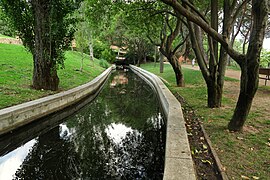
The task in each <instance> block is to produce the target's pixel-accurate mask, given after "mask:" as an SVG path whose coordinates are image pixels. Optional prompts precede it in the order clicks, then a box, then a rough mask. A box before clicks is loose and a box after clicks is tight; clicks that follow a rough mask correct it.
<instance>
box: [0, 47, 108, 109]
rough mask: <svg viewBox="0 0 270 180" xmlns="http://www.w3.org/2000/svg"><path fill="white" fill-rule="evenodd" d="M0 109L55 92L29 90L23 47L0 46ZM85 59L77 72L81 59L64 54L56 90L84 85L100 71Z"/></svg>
mask: <svg viewBox="0 0 270 180" xmlns="http://www.w3.org/2000/svg"><path fill="white" fill-rule="evenodd" d="M0 54H1V55H0V77H1V78H0V109H2V108H4V107H8V106H11V105H15V104H19V103H22V102H26V101H29V100H33V99H37V98H39V97H43V96H46V95H49V94H53V93H56V92H52V91H37V90H33V89H31V88H30V85H31V81H32V69H33V60H32V55H31V54H30V53H29V52H27V51H26V49H25V48H24V47H23V46H20V45H10V44H0ZM98 62H99V61H98V60H95V62H94V64H93V63H92V62H91V63H90V62H89V60H88V59H85V60H84V70H83V72H80V71H76V70H78V69H80V63H81V56H80V53H78V52H71V51H68V52H66V61H65V69H60V70H59V71H58V75H59V78H60V86H59V87H60V90H67V89H70V88H73V87H76V86H78V85H81V84H84V83H86V82H88V81H90V80H92V79H93V78H94V77H96V76H97V75H98V74H100V73H101V72H102V71H103V70H104V69H103V68H102V67H100V66H99V65H98Z"/></svg>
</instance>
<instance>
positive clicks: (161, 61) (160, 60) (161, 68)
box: [159, 52, 164, 73]
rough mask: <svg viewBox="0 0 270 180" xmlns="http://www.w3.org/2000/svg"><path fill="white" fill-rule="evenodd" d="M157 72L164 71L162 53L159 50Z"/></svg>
mask: <svg viewBox="0 0 270 180" xmlns="http://www.w3.org/2000/svg"><path fill="white" fill-rule="evenodd" d="M159 72H160V73H163V72H164V55H163V54H162V53H161V52H160V56H159Z"/></svg>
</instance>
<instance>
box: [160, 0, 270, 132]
mask: <svg viewBox="0 0 270 180" xmlns="http://www.w3.org/2000/svg"><path fill="white" fill-rule="evenodd" d="M162 2H164V3H166V4H167V5H169V6H171V7H173V8H174V9H175V10H176V11H178V12H179V14H182V15H183V16H185V17H186V18H187V19H188V20H189V21H192V22H193V23H195V24H197V25H199V26H200V27H201V28H202V29H203V30H204V31H205V32H207V33H208V34H209V35H210V36H211V37H212V38H214V39H215V40H216V41H218V42H219V43H220V44H221V46H222V48H224V50H225V51H226V52H227V53H228V54H229V55H230V56H231V57H232V58H233V59H234V60H235V61H236V62H237V63H238V64H239V66H240V67H241V71H242V74H241V86H240V95H239V97H238V102H237V105H236V108H235V111H234V115H233V117H232V119H231V121H230V123H229V125H228V128H229V129H230V130H233V131H239V130H241V129H242V127H243V125H244V122H245V121H246V119H247V116H248V113H249V111H250V107H251V104H252V100H253V98H254V96H255V93H256V91H257V88H258V70H259V62H260V52H261V49H262V42H263V38H264V33H265V28H266V23H267V15H268V1H267V0H252V16H253V20H252V24H253V26H252V30H251V36H250V39H249V42H250V43H249V46H248V52H247V54H245V55H244V54H240V53H238V52H237V51H235V50H234V49H233V48H232V46H231V44H230V43H229V39H228V36H226V34H230V33H228V32H229V31H228V30H229V29H227V30H226V31H227V32H224V30H223V34H219V33H218V32H217V31H216V30H215V29H213V28H212V27H211V26H210V25H209V24H208V23H207V22H205V20H204V19H203V17H202V16H199V15H197V14H194V13H193V12H191V11H190V10H189V9H186V8H185V7H184V6H183V5H182V4H181V3H179V2H178V1H174V0H162ZM182 2H187V1H185V0H182ZM237 2H238V1H237V0H234V1H232V3H230V1H229V0H224V3H223V7H224V11H223V13H224V19H223V21H224V23H225V21H226V20H227V22H226V23H229V22H230V21H233V19H232V18H230V17H229V16H231V14H227V15H226V14H225V13H228V12H230V11H228V10H229V9H230V10H234V11H235V5H236V4H237ZM225 17H228V19H226V18H225ZM228 27H229V26H228ZM224 33H226V34H224ZM224 35H225V37H224ZM222 73H223V72H222ZM221 78H223V79H224V75H223V76H221ZM223 81H224V80H223Z"/></svg>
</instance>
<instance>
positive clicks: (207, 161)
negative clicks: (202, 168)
mask: <svg viewBox="0 0 270 180" xmlns="http://www.w3.org/2000/svg"><path fill="white" fill-rule="evenodd" d="M202 162H203V163H208V164H210V165H211V164H212V162H211V161H209V160H203V159H202Z"/></svg>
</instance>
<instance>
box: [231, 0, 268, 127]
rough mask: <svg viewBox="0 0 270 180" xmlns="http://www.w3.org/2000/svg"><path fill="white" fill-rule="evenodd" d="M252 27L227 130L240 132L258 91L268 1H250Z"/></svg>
mask: <svg viewBox="0 0 270 180" xmlns="http://www.w3.org/2000/svg"><path fill="white" fill-rule="evenodd" d="M252 15H253V27H252V30H251V35H250V39H249V46H248V52H247V55H246V58H245V61H244V62H243V63H241V64H240V67H241V70H242V74H241V87H240V94H239V97H238V101H237V105H236V108H235V110H234V114H233V117H232V119H231V121H230V123H229V124H228V128H229V130H232V131H240V130H242V128H243V125H244V123H245V121H246V119H247V116H248V114H249V111H250V108H251V105H252V101H253V98H254V96H255V93H256V91H257V89H258V83H259V76H258V74H259V63H260V53H261V49H262V43H263V39H264V34H265V28H266V24H267V17H268V1H267V0H253V1H252Z"/></svg>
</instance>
